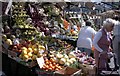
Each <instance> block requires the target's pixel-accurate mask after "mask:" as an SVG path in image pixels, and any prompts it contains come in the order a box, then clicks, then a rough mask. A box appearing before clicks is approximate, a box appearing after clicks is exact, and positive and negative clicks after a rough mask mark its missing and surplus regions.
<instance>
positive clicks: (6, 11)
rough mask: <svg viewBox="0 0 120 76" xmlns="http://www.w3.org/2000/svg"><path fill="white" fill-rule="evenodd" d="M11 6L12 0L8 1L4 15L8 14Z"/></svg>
mask: <svg viewBox="0 0 120 76" xmlns="http://www.w3.org/2000/svg"><path fill="white" fill-rule="evenodd" d="M11 6H12V0H10V1H9V3H8V6H7V8H6V10H5V14H6V15H7V14H8V12H9V10H10V8H11Z"/></svg>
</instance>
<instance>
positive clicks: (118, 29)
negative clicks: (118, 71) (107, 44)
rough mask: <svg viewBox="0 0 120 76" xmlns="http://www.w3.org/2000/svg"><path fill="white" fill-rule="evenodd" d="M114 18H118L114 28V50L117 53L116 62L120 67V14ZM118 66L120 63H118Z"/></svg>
mask: <svg viewBox="0 0 120 76" xmlns="http://www.w3.org/2000/svg"><path fill="white" fill-rule="evenodd" d="M113 19H115V20H116V24H115V27H114V29H113V50H114V52H115V55H116V62H117V64H119V67H120V50H119V49H120V48H119V46H120V44H119V42H120V16H118V15H115V16H114V17H113ZM117 66H118V65H117Z"/></svg>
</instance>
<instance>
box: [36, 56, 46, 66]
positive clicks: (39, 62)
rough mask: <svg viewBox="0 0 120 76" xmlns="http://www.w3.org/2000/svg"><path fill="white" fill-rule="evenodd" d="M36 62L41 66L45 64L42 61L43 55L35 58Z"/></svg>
mask: <svg viewBox="0 0 120 76" xmlns="http://www.w3.org/2000/svg"><path fill="white" fill-rule="evenodd" d="M37 63H38V65H39V67H40V68H42V67H43V65H44V64H45V63H44V58H43V57H41V58H37Z"/></svg>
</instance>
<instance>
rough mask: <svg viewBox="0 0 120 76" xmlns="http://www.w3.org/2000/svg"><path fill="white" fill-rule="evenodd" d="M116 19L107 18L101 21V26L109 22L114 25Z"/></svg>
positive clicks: (107, 24)
mask: <svg viewBox="0 0 120 76" xmlns="http://www.w3.org/2000/svg"><path fill="white" fill-rule="evenodd" d="M115 23H116V21H115V20H113V19H111V18H107V19H106V20H105V21H104V22H103V27H107V26H109V25H111V24H113V25H115Z"/></svg>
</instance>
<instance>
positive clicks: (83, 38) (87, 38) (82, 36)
mask: <svg viewBox="0 0 120 76" xmlns="http://www.w3.org/2000/svg"><path fill="white" fill-rule="evenodd" d="M85 25H86V26H84V27H82V28H81V29H80V32H79V34H78V40H77V48H78V50H80V51H81V52H86V53H87V54H88V55H90V54H91V53H92V50H91V49H92V38H93V36H94V35H95V33H96V31H95V30H94V29H93V28H92V27H91V25H92V23H91V22H90V21H88V20H87V21H86V23H85Z"/></svg>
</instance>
